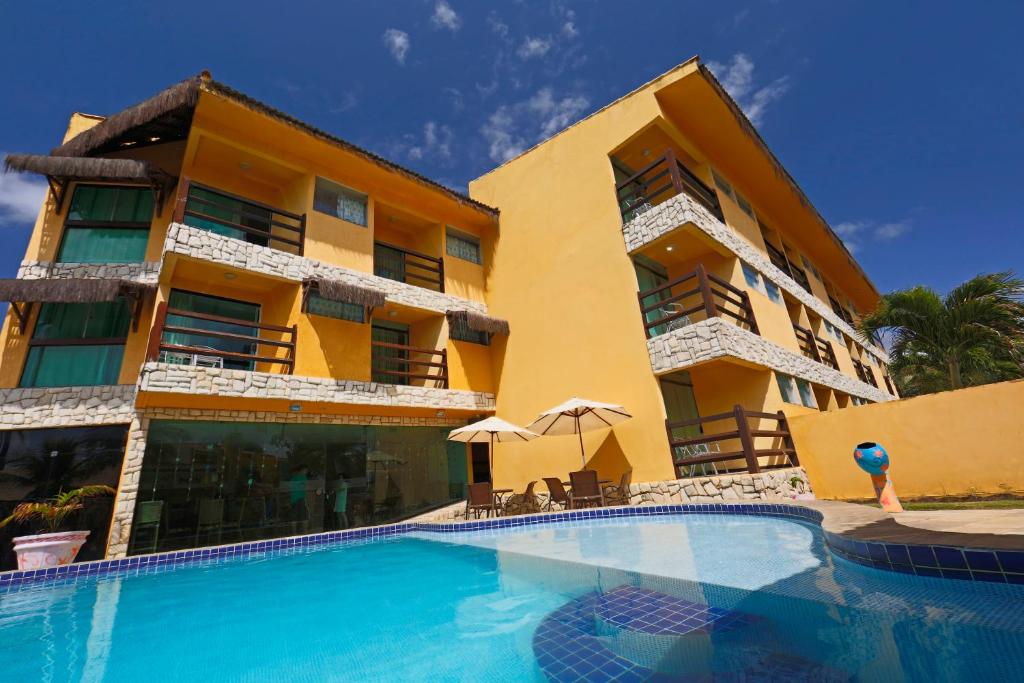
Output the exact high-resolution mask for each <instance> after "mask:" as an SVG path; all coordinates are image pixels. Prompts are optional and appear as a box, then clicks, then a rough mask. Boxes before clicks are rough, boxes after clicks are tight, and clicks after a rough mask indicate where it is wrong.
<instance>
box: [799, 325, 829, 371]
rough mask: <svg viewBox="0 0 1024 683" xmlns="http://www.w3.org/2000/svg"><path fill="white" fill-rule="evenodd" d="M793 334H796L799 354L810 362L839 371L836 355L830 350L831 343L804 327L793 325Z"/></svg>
mask: <svg viewBox="0 0 1024 683" xmlns="http://www.w3.org/2000/svg"><path fill="white" fill-rule="evenodd" d="M793 332H794V333H795V334H796V341H797V343H798V344H799V345H800V352H801V353H803V354H804V355H805V356H807V357H808V358H810V359H811V360H816V361H818V362H819V363H822V364H823V365H827V366H829V367H830V368H832V369H834V370H838V369H839V363H838V362H837V361H836V353H835V350H834V349H833V348H832V342H830V341H827V340H825V339H822V338H821V337H819V336H818V335H816V334H814V332H812V331H811V330H809V329H807V328H806V327H801V326H800V325H797V324H796V323H793Z"/></svg>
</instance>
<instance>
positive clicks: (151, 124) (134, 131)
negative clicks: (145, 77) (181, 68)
mask: <svg viewBox="0 0 1024 683" xmlns="http://www.w3.org/2000/svg"><path fill="white" fill-rule="evenodd" d="M201 78H202V76H195V77H193V78H189V79H188V80H186V81H182V82H181V83H178V84H177V85H172V86H171V87H170V88H167V89H166V90H164V91H163V92H160V93H158V94H156V95H154V96H153V97H150V98H149V99H148V100H145V101H143V102H140V103H139V104H136V105H135V106H133V107H128V108H127V109H125V110H124V111H121V112H118V113H117V114H114V115H113V116H110V117H107V118H106V119H104V120H103V121H101V122H100V123H98V124H96V125H95V126H93V127H92V128H89V129H88V130H85V131H82V132H81V133H79V134H78V135H76V136H75V137H73V138H71V139H70V140H68V141H67V142H65V143H64V144H63V145H61V146H60V147H57V148H56V149H54V150H53V152H52V154H53V155H54V156H66V157H84V156H88V155H90V154H96V153H99V152H103V151H108V150H111V149H123V148H126V147H130V146H142V145H144V144H151V143H154V142H170V141H172V140H182V139H184V138H185V137H186V136H187V135H188V128H189V126H190V125H191V122H192V113H193V111H194V110H195V107H196V102H198V101H199V85H200V79H201ZM154 138H156V139H154Z"/></svg>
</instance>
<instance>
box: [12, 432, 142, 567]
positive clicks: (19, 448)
mask: <svg viewBox="0 0 1024 683" xmlns="http://www.w3.org/2000/svg"><path fill="white" fill-rule="evenodd" d="M127 432H128V428H127V426H124V425H113V426H109V427H81V428H71V429H26V430H22V431H5V432H0V519H4V518H6V517H7V516H8V515H9V514H11V511H12V510H14V506H15V505H17V504H18V503H21V502H25V501H34V500H42V499H44V498H49V497H51V496H55V495H57V493H59V492H60V491H61V490H64V491H68V490H70V489H73V488H77V487H79V486H84V485H86V484H106V485H108V486H112V487H114V488H117V483H118V479H119V478H120V476H121V459H122V458H123V457H124V447H125V440H126V438H127ZM84 504H85V507H84V508H83V509H82V510H80V511H78V512H77V513H75V514H74V515H72V517H71V518H70V519H68V522H67V526H66V528H67V529H69V530H84V529H88V530H89V531H90V534H89V539H88V540H87V541H86V543H85V545H84V546H82V550H81V551H80V552H79V554H78V559H79V560H98V559H100V558H102V557H103V552H104V550H105V548H106V545H107V533H108V531H109V530H110V515H111V512H112V511H113V505H114V498H113V496H100V497H98V498H89V499H87V500H85V501H84ZM37 532H38V528H37V527H36V526H34V525H29V524H18V523H17V522H12V523H10V524H8V525H7V526H5V527H3V528H2V529H0V570H6V569H14V568H15V567H16V566H17V559H16V558H15V555H14V551H13V550H12V548H11V539H12V538H14V537H15V536H27V535H29V534H34V533H37Z"/></svg>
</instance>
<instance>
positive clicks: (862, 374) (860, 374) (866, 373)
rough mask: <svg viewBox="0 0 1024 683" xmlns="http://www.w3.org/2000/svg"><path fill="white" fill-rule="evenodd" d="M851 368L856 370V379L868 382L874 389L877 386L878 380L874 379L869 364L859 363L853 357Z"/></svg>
mask: <svg viewBox="0 0 1024 683" xmlns="http://www.w3.org/2000/svg"><path fill="white" fill-rule="evenodd" d="M853 369H854V370H855V371H856V372H857V379H859V380H860V381H861V382H864V383H865V384H870V385H871V386H873V387H875V388H876V389H877V388H878V381H877V380H876V379H875V373H874V371H873V370H872V369H871V367H870V366H868V365H867V364H865V363H861V362H860V361H859V360H857V359H856V358H854V359H853ZM889 393H890V394H891V393H893V392H891V391H890V392H889Z"/></svg>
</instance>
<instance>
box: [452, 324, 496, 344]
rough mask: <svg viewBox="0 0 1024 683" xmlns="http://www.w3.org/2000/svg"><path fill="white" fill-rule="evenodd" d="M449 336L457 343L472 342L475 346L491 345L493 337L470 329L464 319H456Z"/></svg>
mask: <svg viewBox="0 0 1024 683" xmlns="http://www.w3.org/2000/svg"><path fill="white" fill-rule="evenodd" d="M448 336H449V337H451V338H452V339H454V340H455V341H464V342H472V343H474V344H483V345H484V346H486V345H488V344H490V343H491V336H490V335H489V334H487V333H486V332H480V331H479V330H471V329H469V326H468V325H467V324H466V321H465V320H464V319H462V318H456V319H455V322H454V323H453V324H451V325H449V329H448Z"/></svg>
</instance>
